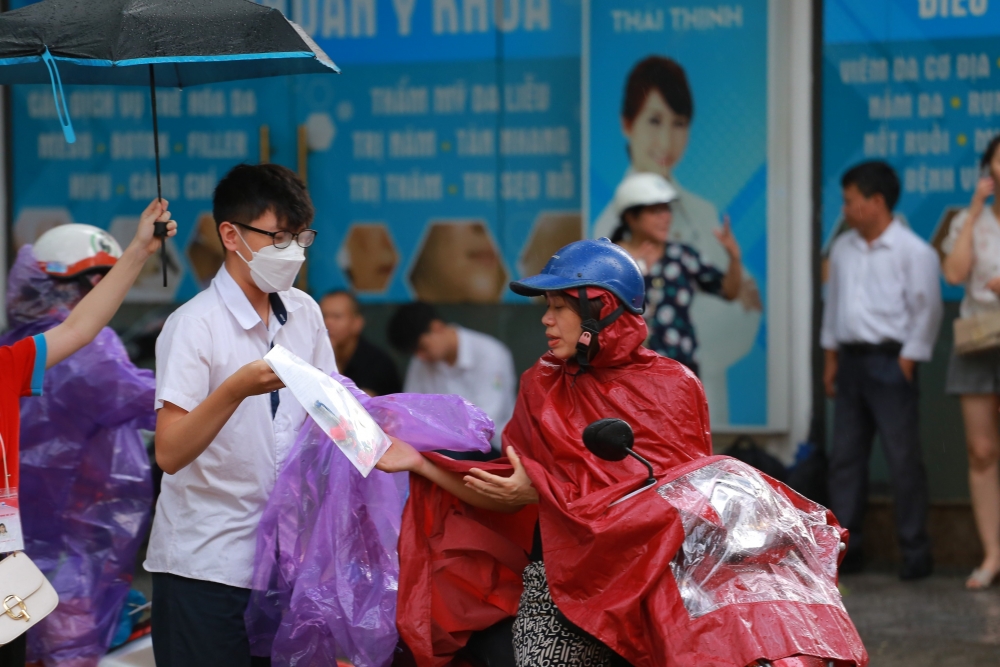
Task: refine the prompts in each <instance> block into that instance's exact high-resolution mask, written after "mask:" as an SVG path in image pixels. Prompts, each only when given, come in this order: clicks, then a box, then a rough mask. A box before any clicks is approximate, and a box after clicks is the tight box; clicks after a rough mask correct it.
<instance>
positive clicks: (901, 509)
mask: <svg viewBox="0 0 1000 667" xmlns="http://www.w3.org/2000/svg"><path fill="white" fill-rule="evenodd" d="M837 356H838V364H837V398H836V403H835V409H834V417H833V447H832V451H831V452H830V473H829V483H830V509H832V510H833V513H834V515H835V516H836V517H837V520H838V521H840V523H841V525H843V526H844V527H845V528H847V529H848V530H849V531H851V538H850V546H849V554H850V555H852V556H855V557H858V556H860V554H861V547H862V539H861V527H862V524H863V522H864V517H865V506H866V504H867V502H868V462H869V459H870V458H871V450H872V441H873V439H874V437H875V434H876V433H878V435H879V437H880V439H881V442H882V447H883V449H884V451H885V457H886V459H887V460H888V462H889V471H890V473H891V475H892V491H893V498H894V500H895V513H896V535H897V539H898V540H899V546H900V550H901V551H902V554H903V558H904V559H905V561H906V562H920V561H922V560H923V559H926V558H929V557H930V539H929V538H928V536H927V504H928V491H927V471H926V470H925V468H924V461H923V456H922V453H921V451H920V439H919V435H918V406H917V398H918V396H917V386H916V384H917V383H916V378H914V380H913V382H909V381H908V380H907V379H906V377H905V376H904V375H903V371H902V369H900V367H899V357H898V352H894V351H891V350H890V351H885V350H882V351H878V350H872V351H860V352H859V351H851V350H849V349H844V348H843V347H842V348H841V350H840V352H839V353H838V355H837Z"/></svg>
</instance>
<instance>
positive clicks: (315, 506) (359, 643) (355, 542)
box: [246, 374, 493, 667]
mask: <svg viewBox="0 0 1000 667" xmlns="http://www.w3.org/2000/svg"><path fill="white" fill-rule="evenodd" d="M333 379H335V380H337V382H339V383H340V384H342V385H343V386H344V387H345V388H346V389H347V390H348V391H350V392H351V393H352V394H353V395H354V397H355V398H357V399H358V402H359V403H360V404H361V405H362V406H363V407H364V408H365V410H367V411H368V413H369V414H370V415H371V416H372V417H373V418H374V419H375V422H376V423H377V424H378V425H379V426H380V427H381V428H382V429H383V430H384V431H385V432H386V433H388V434H391V435H393V436H397V437H399V438H401V439H403V440H406V441H407V442H409V443H410V444H412V445H413V446H414V447H416V448H417V449H419V450H421V451H430V450H435V449H442V448H447V449H449V450H455V451H483V452H485V451H489V448H490V438H492V437H493V422H492V421H491V420H490V419H489V417H487V416H486V415H485V414H484V413H483V412H482V411H481V410H479V409H478V408H476V407H475V406H473V405H472V404H471V403H468V402H467V401H465V400H464V399H462V398H461V397H459V396H440V395H430V394H428V395H425V394H394V395H390V396H379V397H375V398H372V397H369V396H368V395H367V394H365V393H364V392H362V391H360V390H359V389H358V388H357V387H356V386H355V385H354V383H353V382H351V381H350V380H348V379H347V378H345V377H343V376H341V375H338V374H334V375H333ZM406 494H407V477H406V475H402V474H396V475H388V474H386V473H383V472H381V471H378V470H372V471H371V474H369V475H368V477H367V478H366V477H363V476H362V475H361V473H360V472H359V471H358V469H357V468H356V467H355V466H354V465H353V464H352V463H351V461H350V460H349V459H348V458H347V456H346V455H345V454H344V453H343V452H342V451H341V449H340V448H339V447H338V446H337V445H336V444H335V443H334V442H333V441H332V440H331V439H330V438H329V437H328V436H327V435H326V434H325V433H324V430H323V429H322V428H320V427H319V426H317V425H316V423H315V422H314V421H313V420H312V419H311V418H310V419H307V420H306V425H305V426H304V427H303V429H302V431H301V433H300V434H299V437H298V439H297V441H296V443H295V445H294V446H293V448H292V451H291V452H290V453H289V456H288V460H287V462H286V464H285V466H284V468H282V470H281V472H280V473H279V475H278V479H277V481H276V483H275V487H274V491H273V492H272V494H271V497H270V498H269V499H268V503H267V505H266V506H265V508H264V514H263V517H262V519H261V523H260V528H259V529H258V537H257V553H256V557H255V566H254V578H253V589H254V591H253V593H252V595H251V600H250V605H249V607H248V609H247V613H246V621H247V630H248V632H249V635H250V645H251V651H252V652H253V654H254V655H270V656H271V660H272V663H273V664H274V665H276V666H277V665H312V664H334V663H335V660H336V659H337V658H338V657H339V658H347V659H348V660H349V661H350V662H351V663H352V664H354V665H356V666H357V667H382V666H385V665H389V664H390V663H391V662H392V658H393V652H394V650H395V647H396V641H397V633H396V592H397V588H398V578H399V561H398V556H397V550H396V549H397V542H398V539H399V529H400V522H401V518H402V512H403V505H404V503H405V500H406Z"/></svg>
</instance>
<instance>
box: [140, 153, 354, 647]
mask: <svg viewBox="0 0 1000 667" xmlns="http://www.w3.org/2000/svg"><path fill="white" fill-rule="evenodd" d="M213 214H214V216H215V220H216V225H217V228H218V232H219V236H220V237H221V239H222V244H223V246H224V247H225V249H226V256H225V263H224V264H223V266H222V268H221V269H219V272H218V273H217V274H216V276H215V278H214V280H213V281H212V284H211V285H210V286H209V288H208V289H206V290H205V291H203V292H201V293H200V294H198V295H197V296H196V297H194V298H193V299H191V300H190V301H188V302H187V303H186V304H184V305H183V306H181V307H180V308H179V309H177V310H176V311H175V312H174V313H173V314H172V315H171V316H170V318H169V319H168V320H167V323H166V324H165V325H164V327H163V332H162V333H161V334H160V336H159V338H158V339H157V341H156V409H157V411H158V412H157V422H156V461H157V463H158V464H159V465H160V467H161V468H163V471H164V472H165V473H166V475H164V477H163V485H162V491H161V493H160V497H159V500H158V501H157V505H156V515H155V518H154V520H153V531H152V535H151V537H150V540H149V548H148V549H147V556H146V563H145V567H146V569H147V570H148V571H150V572H152V573H153V626H154V628H155V629H154V630H153V651H154V653H155V655H156V664H157V665H158V667H171V666H174V665H176V666H179V667H192V666H204V667H215V666H216V665H240V666H247V667H249V665H251V664H270V659H269V658H265V659H260V658H253V659H251V657H250V647H249V643H248V637H247V631H246V626H245V624H244V622H243V612H244V610H245V609H246V606H247V601H248V600H249V597H250V590H249V588H250V580H251V576H252V574H253V561H254V551H255V549H256V544H257V526H258V524H259V523H260V517H261V513H262V512H263V509H264V504H265V502H266V501H267V498H268V496H269V495H270V493H271V490H272V489H273V488H274V482H275V478H276V476H277V474H278V471H279V470H280V469H281V466H282V463H283V461H284V459H285V457H286V456H287V455H288V452H289V449H290V448H291V446H292V444H293V443H294V442H295V438H296V435H297V434H298V432H299V429H300V428H301V427H302V424H303V422H304V421H305V417H306V413H305V411H304V410H303V409H302V407H301V406H300V405H299V404H298V403H297V402H296V400H295V398H294V397H293V396H292V395H291V394H289V393H288V390H287V389H284V388H283V385H282V384H281V382H280V380H278V378H277V376H276V375H275V374H274V373H273V372H272V371H271V369H270V368H269V367H268V365H267V364H266V363H265V362H264V361H263V360H262V357H263V356H264V355H265V354H267V352H268V350H269V349H270V348H271V347H273V346H274V345H282V346H283V347H285V348H287V349H289V350H290V351H291V352H292V353H294V354H296V355H298V356H299V357H302V358H303V359H305V360H306V361H308V362H309V363H311V364H313V365H314V366H316V367H317V368H319V369H320V370H322V371H324V372H326V373H331V372H333V371H335V370H336V369H337V366H336V363H335V361H334V355H333V348H332V347H331V345H330V338H329V336H328V335H327V332H326V326H325V325H324V323H323V315H322V313H321V312H320V309H319V306H318V305H317V304H316V302H315V301H313V300H312V298H310V297H309V295H307V294H305V293H304V292H301V291H299V290H297V289H294V288H292V283H293V282H294V280H295V276H296V275H297V274H298V271H299V268H300V267H301V266H302V262H303V260H304V259H305V254H304V248H305V246H308V245H310V244H311V243H312V241H313V239H314V238H315V232H314V231H313V230H311V229H309V224H310V223H311V222H312V219H313V207H312V203H311V201H310V200H309V195H308V193H307V192H306V188H305V185H304V184H303V183H302V181H301V180H300V179H299V178H298V177H297V176H296V175H295V174H294V173H293V172H291V171H290V170H288V169H286V168H285V167H280V166H277V165H256V166H250V165H239V166H237V167H235V168H233V170H232V171H230V172H229V174H227V175H226V177H225V178H223V179H222V181H220V182H219V185H218V186H217V188H216V190H215V198H214V202H213Z"/></svg>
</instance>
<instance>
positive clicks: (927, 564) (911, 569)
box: [899, 554, 934, 581]
mask: <svg viewBox="0 0 1000 667" xmlns="http://www.w3.org/2000/svg"><path fill="white" fill-rule="evenodd" d="M933 572H934V561H933V560H932V559H931V556H930V554H927V555H926V556H921V557H919V558H912V559H907V560H904V561H903V566H902V567H901V568H899V578H900V579H901V580H903V581H917V580H918V579H926V578H927V577H929V576H931V574H933Z"/></svg>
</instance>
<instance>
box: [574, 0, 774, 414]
mask: <svg viewBox="0 0 1000 667" xmlns="http://www.w3.org/2000/svg"><path fill="white" fill-rule="evenodd" d="M586 16H587V25H588V32H587V34H588V36H587V37H585V44H584V48H585V49H586V52H585V55H584V76H585V81H586V86H587V91H588V92H587V93H586V107H587V115H586V120H585V127H586V132H587V133H588V141H587V148H586V156H585V159H586V161H587V165H588V166H587V169H586V171H585V173H584V178H585V179H586V180H587V186H588V188H589V203H588V212H587V222H588V230H589V232H590V233H591V234H592V235H594V236H608V235H610V234H611V233H612V231H613V230H614V228H615V227H616V226H617V225H618V222H619V221H618V219H617V216H616V215H615V213H614V211H613V210H612V209H611V206H610V202H611V199H612V196H613V194H614V190H615V188H616V187H617V186H618V184H619V182H620V181H621V180H622V178H623V177H624V176H625V175H627V174H628V173H631V172H634V171H651V172H657V173H660V174H662V175H664V176H666V177H667V178H668V179H669V180H671V182H672V183H673V184H674V185H675V186H676V187H677V189H678V191H679V192H680V196H679V199H678V200H677V202H675V204H674V206H673V220H672V225H671V232H670V233H671V237H672V238H673V239H675V240H677V241H680V242H682V243H686V244H688V245H690V246H692V247H694V248H695V249H696V250H698V251H699V253H700V254H701V255H702V257H703V258H706V259H707V260H709V261H710V262H712V263H714V264H715V265H717V266H719V267H720V268H721V269H723V270H725V268H726V267H727V266H728V263H729V259H728V256H727V255H726V253H725V251H724V250H723V248H722V246H721V245H720V244H719V243H718V241H717V240H716V239H715V237H714V235H713V231H714V230H716V229H718V228H719V226H720V222H721V216H722V215H723V214H724V215H728V216H729V218H730V220H731V222H732V226H733V230H734V233H735V235H736V237H737V240H738V241H739V243H740V245H741V247H742V251H743V262H744V269H745V272H746V274H748V279H747V281H746V284H745V286H744V290H743V291H742V293H741V296H740V298H738V299H737V300H736V301H733V302H725V301H724V300H722V299H721V298H719V297H715V296H711V295H708V294H702V293H698V294H696V295H695V296H694V299H693V302H692V305H691V314H692V320H693V325H694V331H695V334H696V337H697V342H698V355H699V358H698V362H699V365H700V374H701V379H702V382H703V384H704V386H705V391H706V394H707V396H708V399H709V406H710V409H711V414H712V423H713V426H725V425H737V424H738V425H764V424H766V423H767V416H768V413H767V393H768V392H767V381H768V380H767V354H768V350H767V331H766V330H767V327H766V322H765V317H764V313H765V312H766V294H767V289H766V287H767V278H768V275H767V261H768V258H767V218H766V210H767V114H768V109H767V87H768V82H767V43H768V26H767V2H766V0H747V1H744V2H740V3H722V4H717V5H712V6H711V7H708V6H705V7H701V6H699V7H692V6H691V5H690V3H686V2H674V1H671V0H666V1H661V2H648V1H646V0H590V2H589V8H588V9H587V10H586ZM650 91H655V92H650ZM633 98H634V99H633ZM671 100H673V101H672V102H671ZM655 104H659V105H660V106H661V107H662V110H661V111H662V113H660V114H659V115H656V114H652V112H650V113H649V114H647V113H646V112H647V110H648V109H653V106H650V105H655ZM672 105H673V106H672ZM646 116H649V119H651V120H649V122H648V123H647V124H646V125H648V127H645V128H643V125H642V123H643V120H642V119H644V118H646ZM671 128H673V129H672V130H671ZM677 333H678V332H677V331H673V330H672V329H670V328H667V329H666V330H665V332H664V334H663V335H664V336H667V337H670V336H673V338H678V336H677ZM667 342H669V341H667ZM684 342H685V341H684V337H683V335H681V337H680V344H681V345H683V344H684ZM689 345H690V343H689Z"/></svg>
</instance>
